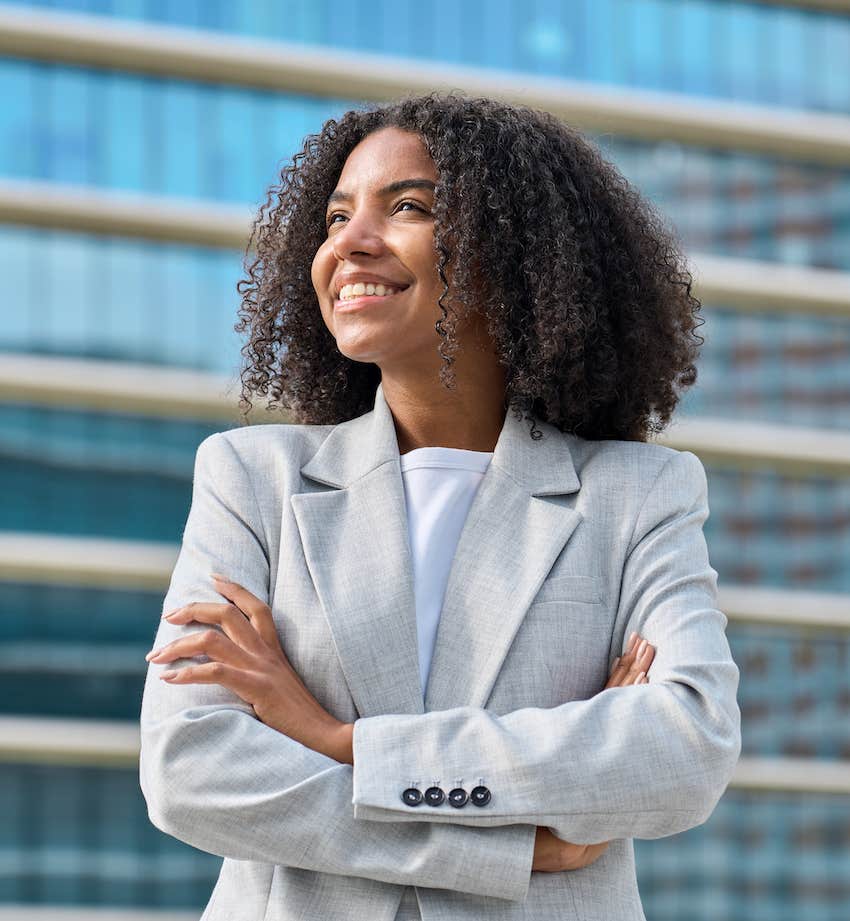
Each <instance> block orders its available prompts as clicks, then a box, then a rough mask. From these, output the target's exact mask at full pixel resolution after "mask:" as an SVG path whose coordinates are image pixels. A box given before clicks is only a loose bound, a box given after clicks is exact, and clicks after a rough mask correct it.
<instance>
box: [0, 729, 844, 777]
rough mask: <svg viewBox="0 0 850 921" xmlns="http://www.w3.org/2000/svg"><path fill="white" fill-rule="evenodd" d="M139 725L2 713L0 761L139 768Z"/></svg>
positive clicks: (799, 764)
mask: <svg viewBox="0 0 850 921" xmlns="http://www.w3.org/2000/svg"><path fill="white" fill-rule="evenodd" d="M140 739H141V736H140V728H139V726H138V724H136V723H132V722H129V721H126V720H125V721H121V720H80V719H64V718H61V719H60V718H54V717H35V716H33V717H30V716H2V717H0V761H5V762H16V763H30V762H36V763H40V764H55V765H68V766H70V765H77V766H82V765H88V766H92V767H96V766H113V767H127V768H137V767H138V760H139V748H140V744H141V743H140ZM729 786H730V787H731V788H735V789H744V790H758V791H777V792H778V791H787V792H794V793H826V794H839V795H847V794H850V762H845V761H827V760H824V759H817V758H782V757H777V758H751V757H744V758H741V759H740V760H739V762H738V765H737V767H736V769H735V774H734V776H733V778H732V781H731V783H730V784H729Z"/></svg>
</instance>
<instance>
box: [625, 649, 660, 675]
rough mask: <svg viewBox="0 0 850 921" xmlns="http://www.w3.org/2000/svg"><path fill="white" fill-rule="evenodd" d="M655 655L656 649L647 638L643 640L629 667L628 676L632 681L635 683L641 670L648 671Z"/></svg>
mask: <svg viewBox="0 0 850 921" xmlns="http://www.w3.org/2000/svg"><path fill="white" fill-rule="evenodd" d="M654 657H655V649H654V647H653V646H651V645H650V644H649V643H648V642H647V641H646V640H642V641H641V643H640V645H639V646H638V648H637V650H636V651H635V656H634V659H633V660H632V663H631V665H630V667H629V675H628V678H629V680H630V681H631V682H632V683H635V682H636V681H637V679H638V676H639V675H640V674H641V672H644V673H645V672H648V671H649V666H650V665H651V664H652V660H653V658H654Z"/></svg>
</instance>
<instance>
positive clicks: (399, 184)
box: [328, 179, 436, 205]
mask: <svg viewBox="0 0 850 921" xmlns="http://www.w3.org/2000/svg"><path fill="white" fill-rule="evenodd" d="M405 189H428V191H430V192H433V191H434V190H435V189H436V184H435V183H433V182H432V181H431V180H430V179H398V180H397V181H396V182H391V183H390V184H389V185H385V186H384V187H383V188H382V189H378V195H392V194H393V192H403V191H404V190H405ZM353 197H354V196H353V195H351V194H350V193H348V192H342V191H340V190H336V191H334V192H331V194H330V195H329V196H328V204H329V205H330V204H331V203H332V202H335V201H351V199H352V198H353Z"/></svg>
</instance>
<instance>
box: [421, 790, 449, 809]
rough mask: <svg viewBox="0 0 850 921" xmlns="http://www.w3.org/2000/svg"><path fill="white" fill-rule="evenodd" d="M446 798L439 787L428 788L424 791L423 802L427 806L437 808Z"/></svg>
mask: <svg viewBox="0 0 850 921" xmlns="http://www.w3.org/2000/svg"><path fill="white" fill-rule="evenodd" d="M445 798H446V794H445V793H443V790H442V788H441V787H428V789H427V790H426V791H425V802H426V803H427V804H428V805H429V806H439V805H440V803H442V802H443V800H444V799H445Z"/></svg>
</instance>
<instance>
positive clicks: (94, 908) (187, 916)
mask: <svg viewBox="0 0 850 921" xmlns="http://www.w3.org/2000/svg"><path fill="white" fill-rule="evenodd" d="M0 921H198V912H197V911H162V910H159V909H155V908H148V909H146V908H116V907H113V906H111V905H75V906H70V905H68V906H66V905H32V904H30V905H19V904H16V903H7V904H4V905H0Z"/></svg>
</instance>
